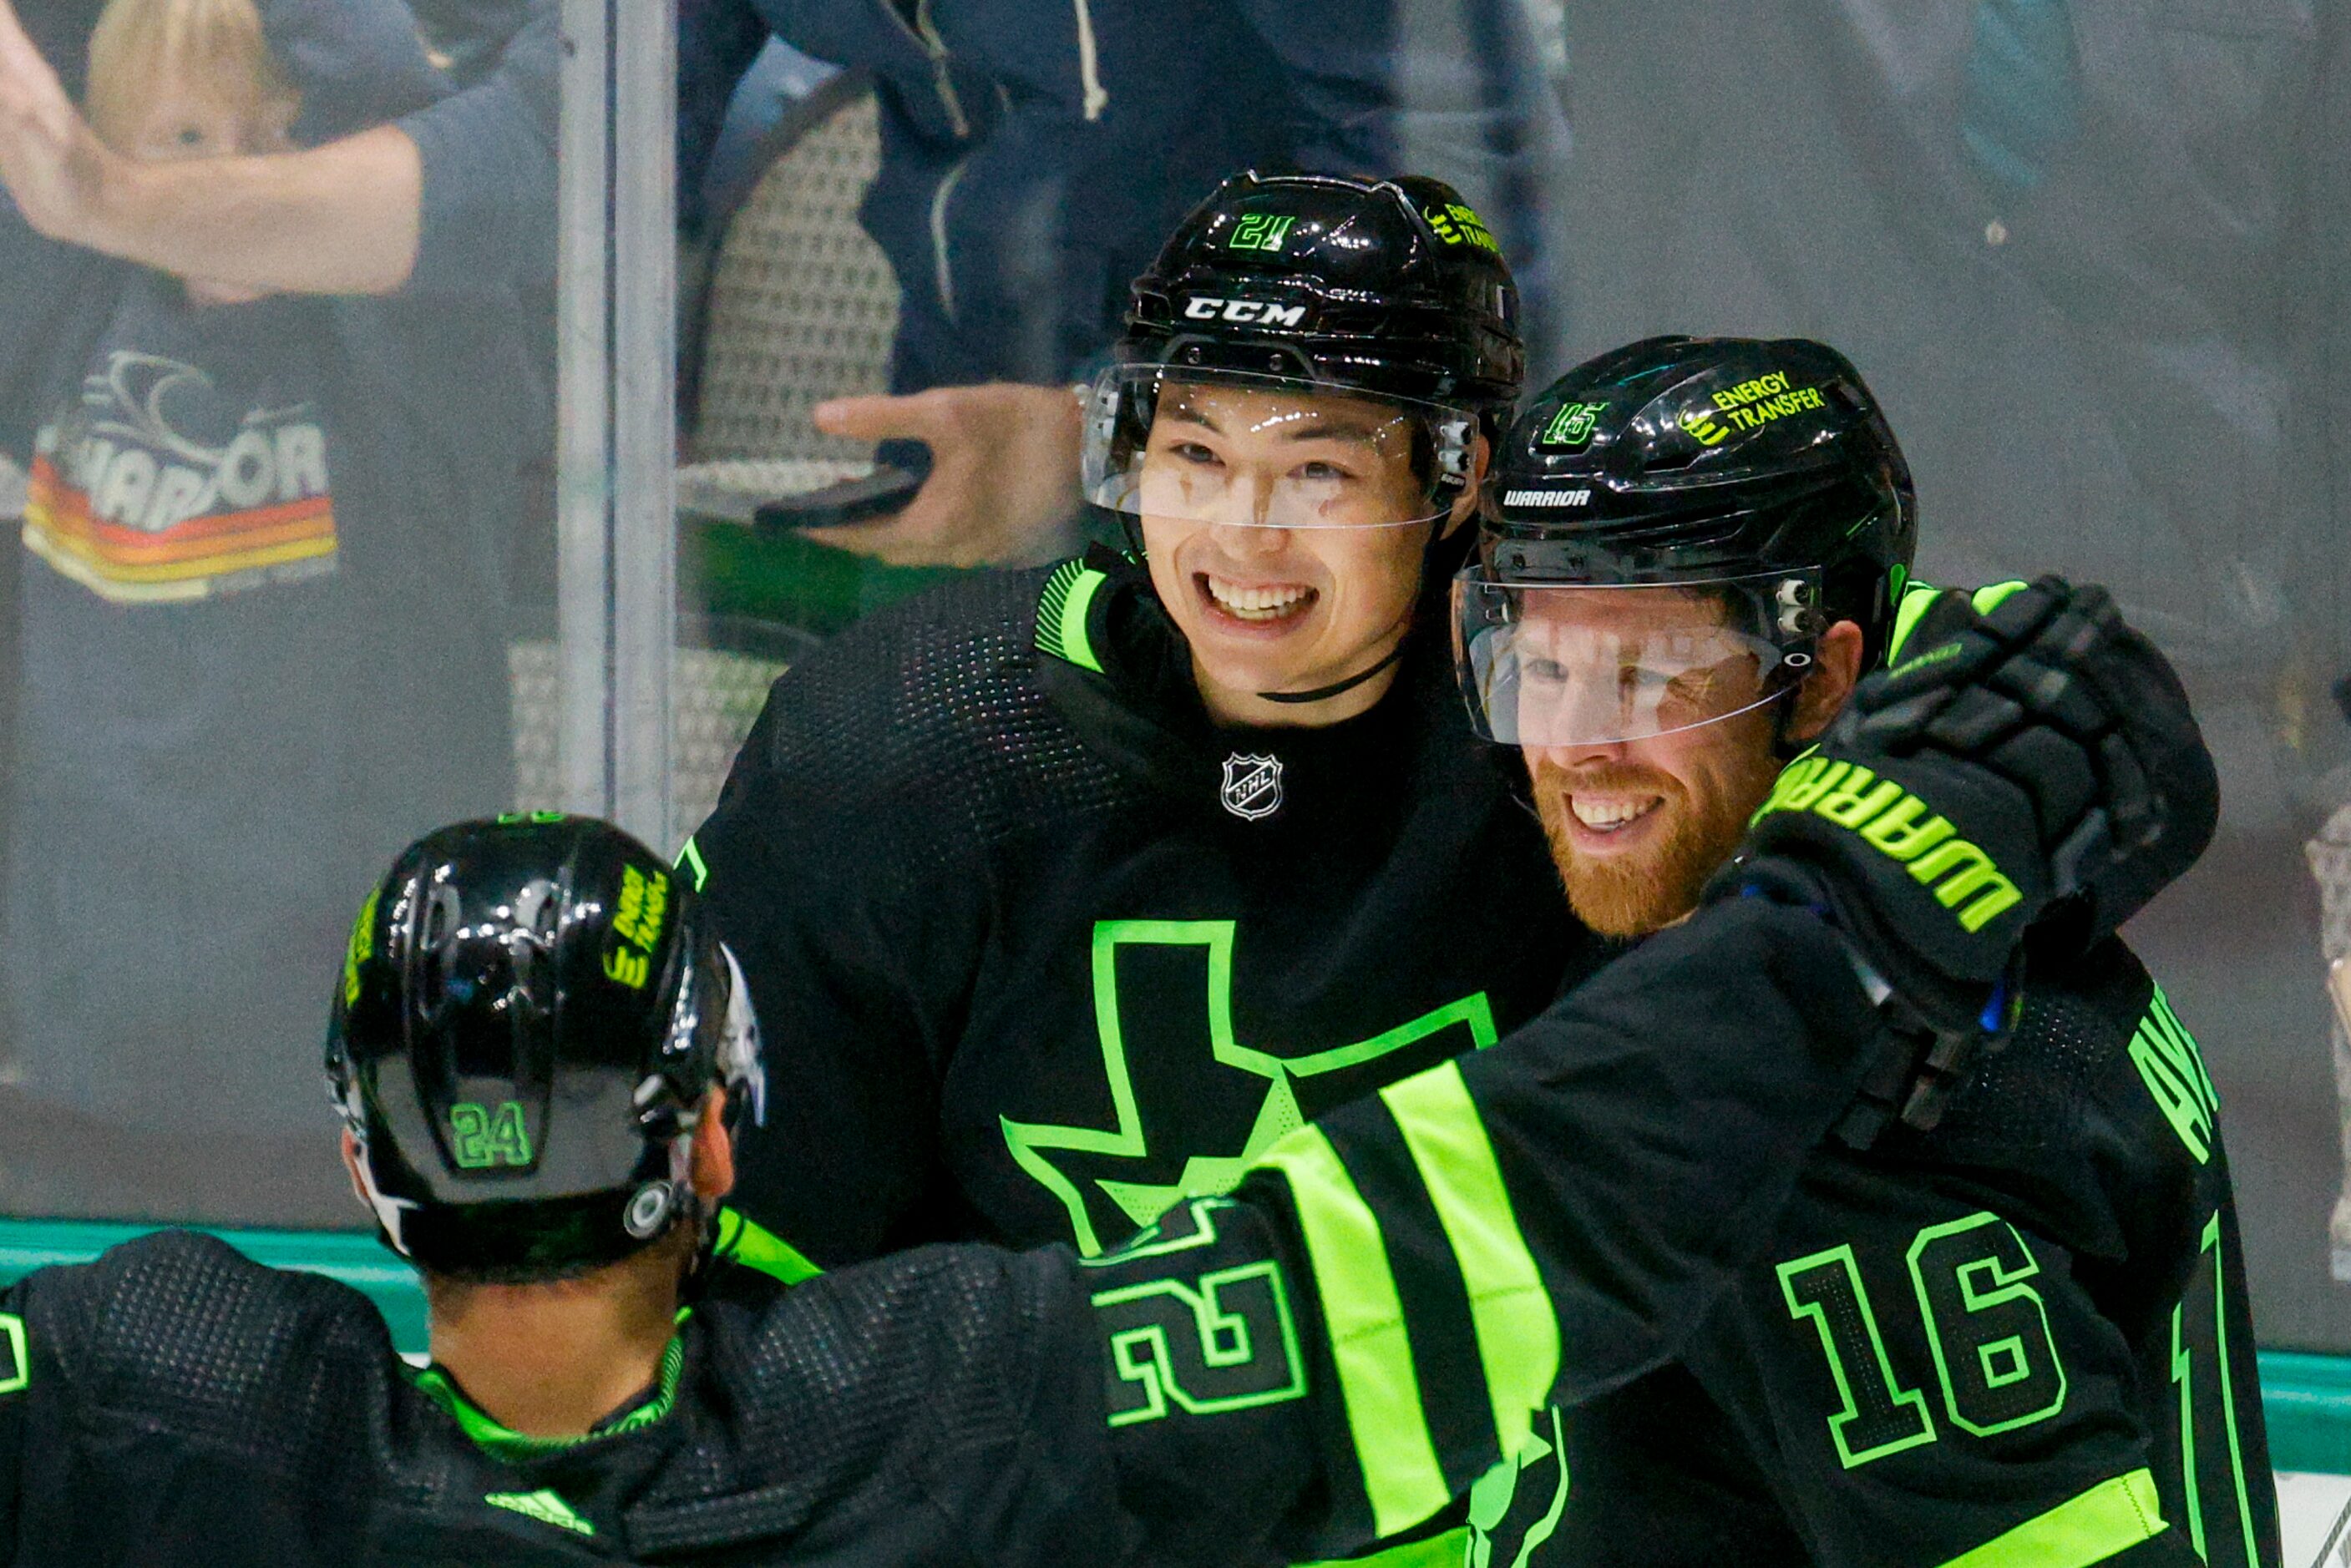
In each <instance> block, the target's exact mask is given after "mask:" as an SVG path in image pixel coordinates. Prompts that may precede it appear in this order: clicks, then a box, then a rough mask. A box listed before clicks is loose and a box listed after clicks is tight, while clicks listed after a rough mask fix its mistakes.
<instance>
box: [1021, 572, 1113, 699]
mask: <svg viewBox="0 0 2351 1568" xmlns="http://www.w3.org/2000/svg"><path fill="white" fill-rule="evenodd" d="M1109 581H1110V574H1109V573H1107V572H1102V571H1097V570H1096V569H1095V568H1093V567H1092V566H1087V565H1086V564H1085V562H1084V561H1083V560H1073V561H1064V562H1062V563H1061V565H1060V566H1057V567H1055V568H1054V570H1053V575H1052V576H1050V577H1047V578H1046V579H1045V590H1044V592H1043V593H1041V594H1040V595H1039V596H1038V597H1037V649H1038V651H1039V652H1040V653H1044V654H1047V655H1049V656H1050V657H1052V658H1054V659H1060V660H1061V661H1062V662H1063V663H1065V664H1074V665H1076V666H1077V667H1078V668H1079V669H1081V670H1092V671H1093V672H1094V673H1095V674H1097V675H1100V674H1102V672H1103V671H1102V660H1101V659H1099V658H1097V657H1096V656H1095V653H1094V648H1093V642H1092V639H1090V638H1088V637H1087V635H1086V615H1087V612H1088V611H1090V610H1092V607H1093V602H1094V596H1095V595H1096V594H1098V593H1100V592H1101V591H1102V585H1103V584H1104V583H1107V582H1109Z"/></svg>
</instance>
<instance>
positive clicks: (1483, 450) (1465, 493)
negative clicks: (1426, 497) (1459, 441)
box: [1437, 431, 1494, 539]
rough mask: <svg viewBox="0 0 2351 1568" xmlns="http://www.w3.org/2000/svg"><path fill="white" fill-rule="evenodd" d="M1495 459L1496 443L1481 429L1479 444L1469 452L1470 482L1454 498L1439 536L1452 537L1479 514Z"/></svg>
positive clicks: (1443, 537) (1441, 537)
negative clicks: (1480, 496) (1487, 471)
mask: <svg viewBox="0 0 2351 1568" xmlns="http://www.w3.org/2000/svg"><path fill="white" fill-rule="evenodd" d="M1493 461H1494V444H1493V442H1491V441H1488V440H1487V439H1486V435H1485V432H1484V431H1479V434H1478V444H1477V445H1476V446H1475V447H1473V448H1472V449H1470V452H1469V483H1467V484H1465V485H1463V486H1462V487H1461V493H1460V494H1458V495H1457V496H1455V497H1454V498H1453V510H1452V511H1451V512H1449V513H1447V514H1446V518H1445V527H1444V528H1443V530H1442V531H1440V532H1439V533H1438V534H1437V537H1438V538H1440V539H1449V538H1451V537H1452V536H1453V531H1454V530H1455V529H1457V528H1458V527H1460V526H1461V524H1464V523H1467V522H1468V521H1469V519H1470V518H1472V517H1474V516H1476V515H1477V514H1478V496H1479V493H1480V492H1481V491H1483V490H1484V489H1485V488H1486V470H1487V469H1488V468H1489V467H1490V466H1491V465H1492V463H1493Z"/></svg>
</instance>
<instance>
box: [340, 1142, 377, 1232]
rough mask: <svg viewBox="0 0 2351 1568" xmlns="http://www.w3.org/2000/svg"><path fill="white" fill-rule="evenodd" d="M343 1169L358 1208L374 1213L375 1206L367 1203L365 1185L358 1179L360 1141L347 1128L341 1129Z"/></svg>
mask: <svg viewBox="0 0 2351 1568" xmlns="http://www.w3.org/2000/svg"><path fill="white" fill-rule="evenodd" d="M343 1169H344V1171H345V1172H346V1173H348V1174H349V1175H350V1179H351V1196H352V1197H354V1198H356V1199H359V1200H360V1208H362V1209H364V1210H367V1211H368V1212H369V1213H371V1214H372V1213H374V1212H375V1205H374V1204H372V1203H370V1202H369V1201H368V1195H367V1183H366V1182H364V1181H361V1180H360V1140H359V1139H357V1138H355V1137H352V1136H351V1129H350V1128H349V1127H345V1128H344V1129H343Z"/></svg>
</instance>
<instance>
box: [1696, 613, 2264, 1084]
mask: <svg viewBox="0 0 2351 1568" xmlns="http://www.w3.org/2000/svg"><path fill="white" fill-rule="evenodd" d="M1928 626H1929V628H1933V630H1934V632H1935V633H1937V634H1934V635H1929V636H1927V637H1924V638H1920V639H1917V641H1916V642H1914V644H1913V646H1920V645H1921V644H1923V646H1921V647H1920V651H1918V652H1917V653H1915V654H1912V655H1910V656H1909V657H1907V658H1905V659H1902V660H1900V661H1899V662H1897V663H1896V665H1895V667H1894V668H1893V669H1891V670H1886V671H1881V672H1878V673H1876V674H1873V675H1871V676H1870V677H1868V678H1867V679H1866V680H1864V681H1863V682H1861V684H1860V685H1859V686H1858V687H1857V688H1856V689H1855V692H1854V695H1853V698H1852V700H1851V701H1849V702H1848V703H1847V704H1846V706H1845V708H1844V711H1843V712H1841V713H1840V714H1839V715H1838V716H1837V718H1836V720H1835V722H1834V723H1832V724H1831V725H1830V727H1829V729H1828V731H1827V732H1826V733H1825V734H1824V735H1823V738H1822V741H1821V743H1820V745H1819V746H1818V748H1817V749H1816V750H1815V751H1814V752H1813V753H1808V754H1807V755H1805V756H1803V757H1801V758H1799V759H1797V761H1796V762H1794V763H1791V764H1790V765H1789V766H1788V768H1787V769H1786V770H1785V771H1784V772H1783V773H1782V775H1781V778H1780V781H1779V783H1778V784H1777V785H1776V786H1775V787H1774V789H1773V791H1772V793H1771V797H1770V798H1769V799H1768V800H1767V801H1766V802H1765V803H1764V805H1763V806H1762V808H1761V810H1760V811H1759V812H1758V813H1757V814H1756V816H1755V819H1754V822H1753V825H1752V826H1751V827H1750V832H1749V836H1748V841H1747V844H1746V845H1745V846H1744V847H1743V848H1742V851H1741V853H1740V857H1738V858H1737V859H1736V860H1735V861H1734V862H1733V863H1732V865H1731V866H1730V867H1727V868H1726V869H1725V871H1724V872H1723V873H1722V874H1721V875H1720V876H1719V877H1717V878H1716V879H1715V882H1714V884H1713V885H1712V887H1711V888H1710V892H1711V893H1712V895H1713V896H1716V897H1720V896H1724V895H1728V894H1733V893H1739V894H1746V895H1749V896H1759V895H1760V896H1763V897H1770V898H1780V899H1782V900H1785V901H1789V902H1794V903H1800V904H1804V905H1807V906H1810V907H1812V908H1813V909H1817V910H1819V911H1820V912H1821V913H1822V914H1823V915H1824V916H1825V917H1826V918H1827V919H1830V920H1831V921H1832V922H1833V923H1834V924H1835V925H1836V926H1837V928H1838V929H1840V930H1841V931H1842V932H1844V935H1845V936H1846V937H1847V939H1848V940H1850V941H1851V942H1852V944H1853V947H1854V950H1855V955H1856V958H1857V960H1858V966H1859V967H1860V968H1861V969H1862V970H1863V971H1864V977H1865V981H1875V982H1876V984H1877V986H1878V987H1880V988H1882V989H1883V990H1884V991H1886V992H1890V996H1887V997H1884V998H1882V1000H1886V1001H1887V1002H1889V1012H1890V1014H1891V1015H1892V1016H1893V1018H1894V1019H1895V1021H1896V1026H1897V1032H1899V1033H1907V1035H1909V1036H1911V1037H1912V1042H1913V1045H1912V1048H1910V1049H1909V1050H1907V1054H1906V1053H1905V1052H1902V1051H1896V1053H1895V1055H1896V1056H1897V1057H1900V1058H1901V1060H1900V1061H1899V1062H1898V1064H1889V1065H1888V1067H1887V1068H1886V1071H1883V1072H1881V1073H1879V1074H1878V1075H1876V1078H1875V1079H1874V1080H1873V1086H1872V1089H1871V1090H1870V1092H1869V1093H1868V1094H1866V1095H1865V1098H1874V1099H1877V1100H1881V1101H1883V1102H1885V1104H1886V1108H1887V1109H1889V1110H1898V1111H1899V1113H1900V1114H1901V1115H1902V1116H1903V1118H1904V1119H1905V1120H1906V1121H1908V1122H1911V1123H1912V1124H1913V1125H1916V1126H1921V1127H1926V1126H1931V1125H1933V1122H1934V1119H1935V1118H1936V1117H1937V1116H1938V1115H1939V1114H1940V1107H1941V1105H1942V1102H1943V1100H1944V1099H1945V1098H1946V1097H1947V1096H1948V1094H1949V1091H1950V1089H1951V1088H1952V1087H1953V1086H1955V1085H1956V1084H1957V1083H1958V1082H1959V1079H1960V1077H1961V1076H1962V1075H1963V1074H1964V1072H1965V1070H1966V1066H1967V1058H1968V1056H1969V1054H1970V1052H1971V1051H1972V1049H1973V1048H1974V1046H1975V1045H1976V1044H1978V1043H1980V1042H1983V1041H1986V1040H1993V1041H1996V1040H1997V1039H1998V1038H1999V1037H2000V1036H2001V1035H2002V1034H2003V1033H2005V1029H2006V1026H2007V1024H2008V1023H2009V1022H2010V1020H2011V1013H2012V1010H2013V1008H2014V1006H2015V1003H2016V1001H2017V996H2016V988H2015V985H2014V983H2013V977H2014V976H2015V975H2016V974H2017V973H2019V972H2020V971H2021V968H2022V961H2021V954H2022V944H2023V940H2024V934H2025V932H2026V930H2027V929H2028V928H2032V927H2033V926H2034V925H2035V924H2036V922H2043V921H2045V920H2048V919H2051V917H2052V911H2053V906H2054V907H2055V909H2056V910H2057V911H2058V914H2059V916H2060V917H2061V918H2060V919H2058V920H2057V921H2056V923H2057V924H2061V925H2063V926H2064V928H2066V933H2067V934H2066V935H2065V936H2064V940H2068V941H2081V940H2085V939H2086V938H2087V937H2089V936H2091V935H2094V934H2102V931H2103V930H2110V929H2112V926H2113V924H2114V923H2119V919H2120V918H2121V916H2122V915H2124V914H2127V913H2128V912H2129V910H2130V909H2136V908H2137V905H2138V904H2140V903H2144V902H2145V900H2146V898H2147V897H2148V896H2151V895H2152V893H2153V891H2154V890H2155V889H2156V888H2159V887H2161V886H2162V885H2163V883H2164V882H2166V881H2168V880H2169V879H2170V878H2171V877H2173V876H2176V875H2177V874H2178V872H2179V870H2180V869H2184V868H2185V866H2186V864H2187V863H2188V861H2189V860H2192V859H2193V857H2194V854H2195V853H2196V852H2197V851H2198V850H2200V848H2201V846H2202V843H2203V841H2204V839H2205V838H2206V837H2207V836H2209V835H2210V819H2209V815H2210V802H2211V800H2212V799H2215V798H2217V797H2216V796H2214V795H2213V794H2212V792H2211V791H2210V759H2209V757H2207V756H2206V755H2205V754H2204V752H2203V748H2202V743H2201V740H2200V738H2199V737H2198V736H2197V735H2196V732H2195V726H2194V723H2193V722H2192V720H2189V718H2188V716H2187V706H2186V702H2185V700H2184V699H2183V698H2180V697H2179V687H2178V683H2177V682H2176V680H2172V678H2171V674H2170V670H2169V669H2168V666H2166V665H2165V664H2164V663H2163V661H2162V659H2161V657H2160V656H2159V655H2158V654H2156V653H2155V651H2154V649H2153V648H2152V647H2151V646H2150V645H2148V644H2147V641H2146V640H2145V639H2143V638H2140V637H2139V636H2138V635H2137V633H2135V632H2133V631H2131V630H2130V629H2129V628H2127V627H2126V626H2124V625H2123V624H2122V621H2121V619H2120V618H2119V616H2118V615H2117V614H2116V611H2115V609H2114V606H2113V603H2112V601H2111V600H2110V599H2109V598H2108V597H2106V595H2105V592H2104V591H2103V590H2101V589H2098V588H2095V587H2085V588H2074V587H2071V586H2070V585H2068V584H2066V583H2064V582H2063V581H2062V580H2060V579H2057V578H2053V577H2052V578H2043V579H2042V580H2041V581H2040V582H2038V583H2036V584H2034V585H2033V586H2032V587H2029V588H2024V589H2021V590H2018V591H2015V592H2013V593H2011V594H2010V595H2009V596H2008V597H2006V598H2005V599H2003V600H2002V601H2001V603H1999V604H1998V605H1997V606H1996V607H1994V608H1993V609H1992V611H1991V613H1990V614H1989V615H1978V614H1976V613H1975V612H1974V611H1973V610H1972V609H1971V608H1969V607H1967V604H1966V601H1965V600H1964V599H1963V598H1961V597H1959V596H1951V597H1949V599H1948V600H1947V601H1946V603H1945V604H1943V605H1938V607H1936V610H1935V611H1934V612H1930V620H1929V623H1928ZM2183 754H2185V755H2187V756H2188V757H2189V759H2190V761H2192V763H2195V764H2196V765H2195V766H2188V767H2185V768H2183V767H2182V766H2181V764H2180V758H2181V756H2182V755H2183ZM2167 770H2170V771H2172V772H2174V773H2179V774H2182V776H2184V777H2186V778H2187V779H2188V782H2189V784H2191V785H2193V784H2196V782H2197V781H2198V780H2199V779H2200V780H2202V781H2203V785H2202V789H2201V792H2200V797H2201V798H2202V799H2203V802H2204V804H2203V805H2202V806H2201V807H2200V808H2198V809H2199V810H2201V811H2202V813H2203V816H2202V820H2201V821H2200V826H2199V824H2195V823H2191V824H2187V825H2183V826H2188V827H2189V829H2190V831H2189V832H2187V833H2186V834H2184V835H2183V834H2179V833H2175V832H2174V831H2173V827H2174V825H2173V821H2172V818H2173V815H2174V811H2173V801H2172V797H2171V796H2170V795H2169V794H2168V793H2167V791H2166V790H2165V788H2163V787H2161V785H2160V784H2158V780H2161V779H2163V778H2164V777H2166V773H2167ZM2198 793H2199V792H2198V791H2196V790H2193V789H2191V791H2190V794H2198ZM2183 838H2184V839H2186V840H2188V841H2189V843H2190V844H2192V847H2189V850H2188V854H2187V857H2186V858H2185V859H2181V858H2179V857H2178V855H2177V854H2176V853H2175V854H2159V853H2158V846H2166V847H2168V848H2172V849H2175V850H2176V849H2177V848H2178V847H2179V846H2181V842H2182V839H2183ZM2117 911H2119V912H2117ZM2093 928H2100V930H2098V931H2094V930H2093ZM1897 1066H1898V1071H1897V1070H1896V1067H1897Z"/></svg>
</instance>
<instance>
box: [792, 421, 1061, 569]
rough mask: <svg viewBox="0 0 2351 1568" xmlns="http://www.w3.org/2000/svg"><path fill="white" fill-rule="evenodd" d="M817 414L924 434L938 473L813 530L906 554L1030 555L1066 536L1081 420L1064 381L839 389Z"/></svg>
mask: <svg viewBox="0 0 2351 1568" xmlns="http://www.w3.org/2000/svg"><path fill="white" fill-rule="evenodd" d="M816 426H817V429H819V430H820V431H824V432H825V433H826V434H828V435H838V436H848V437H850V438H852V439H853V440H859V441H886V440H890V439H892V438H903V439H907V440H913V441H921V442H923V443H924V444H925V446H928V447H929V448H930V449H931V476H930V478H929V479H928V480H926V481H925V482H924V484H923V487H922V489H920V490H919V491H917V492H915V493H914V499H913V500H912V501H909V502H908V503H907V504H906V505H905V509H904V511H901V512H898V513H896V514H893V515H891V516H888V517H883V518H877V519H875V520H874V521H872V522H870V523H853V524H845V525H843V526H841V527H834V528H811V529H809V530H807V533H808V536H809V537H810V538H811V539H815V540H818V541H819V542H820V543H822V544H827V545H836V546H838V547H840V548H841V549H844V550H852V551H855V552H856V553H857V554H859V555H862V556H874V557H875V558H877V559H879V560H882V561H884V562H886V563H888V564H890V565H892V566H1012V565H1024V564H1030V563H1035V562H1039V561H1044V560H1049V559H1050V558H1051V557H1053V556H1057V555H1061V554H1062V553H1063V552H1064V550H1065V549H1066V547H1067V538H1066V535H1067V534H1068V524H1069V521H1070V518H1071V514H1073V513H1074V512H1075V511H1076V509H1077V502H1078V432H1079V423H1078V402H1077V399H1076V397H1075V396H1074V395H1073V394H1072V393H1071V390H1070V389H1068V388H1067V387H1032V386H1027V385H1024V384H1021V383H1019V382H1013V381H992V382H988V383H987V384H985V385H981V386H976V387H936V388H933V389H931V390H929V391H925V392H915V393H913V394H910V395H908V396H905V397H895V398H892V397H866V398H838V399H835V400H832V401H831V402H827V403H820V404H818V405H817V409H816Z"/></svg>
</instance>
